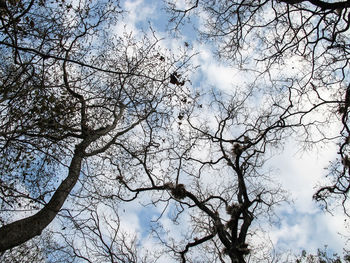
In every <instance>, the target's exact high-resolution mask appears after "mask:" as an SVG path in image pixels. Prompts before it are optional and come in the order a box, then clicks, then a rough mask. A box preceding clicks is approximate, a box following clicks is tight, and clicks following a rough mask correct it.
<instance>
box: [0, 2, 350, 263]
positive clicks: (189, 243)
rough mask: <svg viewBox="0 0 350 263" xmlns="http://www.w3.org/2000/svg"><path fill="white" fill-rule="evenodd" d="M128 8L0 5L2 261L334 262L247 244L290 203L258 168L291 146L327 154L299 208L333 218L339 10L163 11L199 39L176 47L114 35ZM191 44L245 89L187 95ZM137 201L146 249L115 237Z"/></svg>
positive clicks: (341, 161) (192, 84) (343, 187)
mask: <svg viewBox="0 0 350 263" xmlns="http://www.w3.org/2000/svg"><path fill="white" fill-rule="evenodd" d="M126 2H127V1H126ZM125 6H126V3H125V1H116V0H103V1H88V0H87V1H85V0H83V1H68V0H65V1H60V0H54V1H48V0H38V1H36V0H28V1H25V0H24V1H21V0H13V1H12V0H11V1H0V21H1V24H0V49H1V52H0V57H1V61H2V63H1V65H0V108H1V114H0V152H1V159H0V171H1V175H0V237H1V238H0V251H1V252H0V253H1V254H0V259H1V260H3V261H4V262H16V261H18V262H34V261H35V262H265V261H266V262H279V260H280V261H281V260H285V261H288V260H290V261H292V262H295V261H297V262H302V260H306V261H305V262H314V260H319V261H320V262H338V260H340V257H338V256H337V255H336V256H334V257H329V256H328V254H327V253H326V252H322V251H321V250H319V251H318V254H317V255H315V256H314V255H312V254H310V255H307V254H306V252H305V253H304V252H303V254H302V256H293V257H289V256H288V255H287V253H286V254H284V256H281V257H280V258H276V257H274V255H273V249H271V246H273V245H274V244H272V245H271V246H270V245H269V244H266V242H269V239H268V238H265V239H264V240H263V242H262V243H259V242H258V241H257V238H258V237H259V238H260V237H261V236H262V235H265V234H266V235H267V236H268V233H266V229H264V226H266V224H275V223H276V222H277V221H278V216H277V214H276V212H275V208H276V207H278V206H279V205H280V204H285V203H287V202H288V201H290V200H289V197H288V193H286V192H285V191H284V189H283V188H282V187H281V186H280V184H279V183H278V182H275V178H276V174H274V173H273V172H272V171H271V170H270V169H269V166H268V161H269V159H270V158H272V157H273V156H275V155H276V154H277V153H280V152H281V151H283V147H284V145H285V143H286V142H287V140H288V138H290V137H298V138H299V140H300V148H301V149H303V150H306V149H308V148H310V147H317V146H318V145H321V144H326V143H328V144H332V145H336V147H337V157H336V158H335V159H334V160H330V161H332V162H331V163H330V164H329V166H328V167H327V173H328V179H329V180H328V181H326V183H324V184H323V185H320V186H318V188H317V189H316V190H315V193H314V195H313V198H314V200H315V201H317V202H319V204H321V205H322V207H324V208H326V209H325V210H324V213H326V212H327V210H329V211H331V209H332V208H334V207H337V206H339V205H340V206H341V207H342V211H343V213H344V214H345V215H348V212H349V210H348V206H349V203H348V196H349V189H350V159H349V158H350V157H349V156H350V154H349V145H350V139H349V138H350V128H349V127H348V115H349V106H350V93H349V92H350V91H349V87H350V82H349V77H348V74H349V72H348V71H349V65H348V61H349V51H350V46H349V44H348V43H349V40H350V39H349V34H348V29H349V19H350V3H349V2H348V1H318V0H312V1H311V0H310V1H306V0H298V1H293V0H291V1H288V0H282V1H277V0H261V1H251V0H232V1H226V0H217V1H209V0H202V1H201V0H185V1H182V2H181V3H180V2H176V1H170V2H164V3H163V8H165V9H166V11H167V12H168V15H169V17H167V18H162V19H163V20H164V21H165V20H167V21H166V23H167V24H168V28H169V29H172V31H171V32H173V33H175V34H176V35H177V37H178V39H181V37H184V35H185V34H186V32H185V31H186V30H187V29H186V27H188V25H189V24H188V23H190V25H192V26H194V27H195V29H194V31H191V32H192V33H193V34H195V33H196V34H198V38H197V39H196V38H195V37H193V36H192V38H191V39H186V38H185V37H184V38H185V40H186V41H182V40H181V41H180V42H182V43H183V44H182V45H181V46H176V47H175V48H174V47H172V48H170V47H169V46H167V44H165V43H164V42H166V41H167V39H163V38H162V37H161V36H160V35H161V34H160V33H158V32H157V26H153V25H152V24H151V26H149V28H148V29H147V30H144V31H141V30H135V31H137V32H132V31H131V30H129V29H128V27H127V26H126V27H125V28H124V29H122V30H121V29H120V28H121V27H120V26H119V25H120V24H121V23H122V21H123V18H124V17H125V16H128V15H130V14H128V13H127V12H126V11H127V10H125ZM159 15H161V14H160V13H159ZM162 16H164V17H165V14H162ZM140 17H142V15H141V14H140ZM140 19H142V18H140ZM164 21H162V22H164ZM142 22H143V23H146V22H147V21H142ZM166 37H169V38H170V37H171V36H170V35H167V36H166ZM178 39H177V40H178ZM175 40H176V39H175ZM175 40H174V41H175ZM177 40H176V41H177ZM196 41H200V42H201V43H208V44H209V45H210V46H211V48H212V49H213V50H214V53H215V54H216V59H217V60H218V61H220V62H221V63H224V64H225V65H230V66H232V67H236V68H238V69H239V70H240V71H239V72H240V74H242V76H243V74H246V76H248V77H247V80H246V81H245V82H244V84H239V85H232V87H231V86H230V87H228V88H226V90H229V92H223V91H222V90H220V87H209V85H208V87H198V86H197V85H198V79H196V76H197V75H196V74H197V72H198V68H197V65H198V64H197V63H196V59H197V57H198V53H197V50H196V49H195V48H194V45H195V43H196ZM176 43H178V42H176ZM198 52H200V51H198ZM222 74H223V75H224V73H222ZM213 77H214V76H213ZM242 78H243V77H242ZM310 198H311V197H310ZM135 202H137V203H138V204H139V206H138V208H137V209H140V211H141V212H140V213H141V214H142V215H141V216H140V218H142V224H141V225H142V228H144V229H143V230H142V229H141V230H140V229H138V230H137V231H138V232H139V233H140V235H146V234H147V235H150V236H151V237H152V238H151V239H149V241H148V242H151V244H147V242H146V241H145V239H143V241H140V240H141V239H142V238H141V237H140V235H133V234H131V233H128V232H127V231H126V230H125V228H123V224H128V223H129V224H130V227H131V228H132V227H135V224H134V225H133V221H132V220H133V218H132V217H130V218H128V216H127V214H128V210H132V209H136V208H135ZM140 205H141V207H140ZM125 214H126V216H125ZM128 221H130V222H128ZM146 229H148V230H149V231H150V232H149V233H146V231H147V230H146ZM344 252H345V253H349V251H347V250H346V248H345V249H344ZM327 260H328V261H327ZM344 260H347V259H346V258H345V259H344ZM315 262H316V261H315ZM317 262H318V261H317Z"/></svg>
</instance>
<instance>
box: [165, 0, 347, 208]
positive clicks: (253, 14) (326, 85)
mask: <svg viewBox="0 0 350 263" xmlns="http://www.w3.org/2000/svg"><path fill="white" fill-rule="evenodd" d="M349 7H350V6H349V2H347V1H331V2H330V1H321V0H316V1H303V0H300V1H299V0H298V1H292V0H282V1H276V0H266V1H250V0H249V1H246V0H237V1H206V0H188V1H185V7H183V6H182V7H178V6H177V5H176V4H175V3H173V2H168V10H169V11H170V12H171V14H172V18H171V21H172V23H173V27H174V28H175V29H178V30H180V31H181V25H183V24H184V23H185V22H186V21H187V19H188V20H190V19H194V20H195V18H193V17H195V16H192V14H195V13H198V14H200V15H201V17H205V19H204V20H203V21H197V20H196V21H194V22H195V23H194V24H199V26H198V28H199V31H200V32H199V33H200V35H201V39H203V40H205V41H211V43H213V44H214V45H215V46H216V51H217V56H218V58H221V59H223V60H225V61H226V62H229V63H231V64H234V65H238V66H239V67H240V68H241V69H244V70H248V71H250V72H252V75H253V77H254V76H255V82H254V84H255V85H259V84H261V85H262V86H265V87H266V89H267V91H266V92H269V91H268V89H270V90H271V89H272V91H270V92H278V90H283V89H285V88H288V89H290V93H291V105H292V106H293V108H290V109H289V110H288V112H289V113H290V114H292V115H294V116H295V119H294V123H300V124H302V125H301V126H302V127H300V128H302V129H299V136H300V135H303V139H302V141H304V143H306V145H307V147H309V146H310V145H315V143H317V142H327V141H331V142H332V143H337V144H338V145H339V157H338V158H337V159H336V160H334V162H333V164H332V165H330V167H329V178H331V180H332V183H330V184H329V185H325V186H322V187H320V188H319V189H318V190H317V191H316V193H315V195H314V198H315V199H316V200H317V201H323V202H324V205H325V206H326V207H327V204H329V203H332V202H327V200H328V201H330V198H332V197H335V198H337V199H338V200H340V201H341V204H342V205H343V206H344V210H345V211H346V205H345V202H346V200H347V198H348V192H349V189H350V185H349V165H348V162H347V160H348V156H349V152H348V151H349V150H348V148H349V146H348V145H349V144H348V143H349V140H348V138H349V128H348V112H349V111H348V90H349V77H348V76H349V70H348V62H349V45H348V44H347V43H348V42H349V36H348V29H349V10H350V9H349ZM201 23H202V24H201ZM317 114H322V115H323V116H319V115H317ZM311 115H312V117H308V116H311ZM315 116H316V118H317V119H315ZM334 123H336V125H339V124H340V125H341V128H340V129H339V130H338V132H337V133H334V132H331V131H330V130H329V129H328V130H327V127H329V126H330V125H333V124H334ZM325 127H326V128H325Z"/></svg>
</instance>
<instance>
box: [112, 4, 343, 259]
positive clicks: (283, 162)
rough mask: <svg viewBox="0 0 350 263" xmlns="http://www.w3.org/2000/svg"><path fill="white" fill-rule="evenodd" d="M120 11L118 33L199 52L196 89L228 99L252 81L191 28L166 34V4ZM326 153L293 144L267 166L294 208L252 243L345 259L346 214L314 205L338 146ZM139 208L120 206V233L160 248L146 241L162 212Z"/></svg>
mask: <svg viewBox="0 0 350 263" xmlns="http://www.w3.org/2000/svg"><path fill="white" fill-rule="evenodd" d="M122 6H123V7H124V8H125V9H126V10H128V13H126V14H125V15H124V19H123V20H122V21H121V23H119V24H118V25H116V27H115V30H116V31H118V32H119V33H121V32H123V31H124V30H125V31H132V32H133V33H134V35H136V36H138V35H139V36H141V35H142V34H143V32H142V31H145V32H148V33H149V32H150V30H149V28H150V25H151V27H152V28H153V29H154V30H155V31H156V35H157V36H159V37H160V38H164V40H163V41H162V42H161V45H163V47H165V48H169V49H170V50H172V52H176V51H177V50H178V49H181V48H183V46H184V41H186V42H188V43H189V44H190V48H191V50H192V52H193V53H197V52H198V55H197V56H195V57H194V58H193V63H194V64H195V65H200V67H199V68H198V70H196V71H195V72H194V74H193V75H192V76H191V81H192V85H191V88H192V89H194V90H206V89H207V90H209V89H211V88H215V89H218V90H221V91H224V92H226V93H230V92H232V90H233V89H234V88H239V87H240V86H242V85H245V84H247V83H249V81H250V80H251V75H249V73H247V72H242V71H240V70H239V68H237V67H234V66H228V65H226V64H224V63H222V62H220V61H217V60H216V59H215V56H214V55H213V53H212V50H213V47H212V46H210V44H203V43H200V42H198V41H197V39H196V35H195V34H194V31H193V30H192V28H191V26H189V25H187V26H186V30H185V31H184V32H185V35H181V34H180V35H177V37H176V38H175V37H174V36H173V35H172V34H169V32H168V31H166V30H167V19H168V17H167V14H166V13H165V11H164V10H163V9H162V8H161V7H162V1H150V0H131V1H122ZM180 33H183V32H180ZM294 66H295V61H294V62H293V61H291V62H290V64H289V66H288V67H290V71H288V73H295V71H298V69H296V68H295V67H294ZM292 69H293V70H292ZM286 74H287V73H286ZM324 147H325V148H322V149H319V148H318V149H317V148H315V149H312V150H310V151H308V152H301V151H300V148H301V146H300V144H298V142H297V138H290V140H289V141H288V142H287V143H286V145H285V148H284V150H283V151H281V152H279V153H278V154H277V155H276V156H274V157H273V158H271V159H270V160H269V162H268V165H269V167H271V168H272V169H274V171H275V172H274V175H273V176H274V177H273V178H274V179H273V180H274V182H275V183H277V184H280V185H281V186H282V187H283V188H284V189H285V190H286V191H287V193H288V197H290V202H288V203H287V202H286V203H283V204H281V205H280V206H279V207H277V208H276V214H277V215H278V217H279V221H278V222H276V223H275V224H270V223H269V222H266V221H265V220H261V222H258V224H259V223H260V224H261V225H262V226H263V228H264V229H265V230H266V231H267V233H261V235H260V236H259V238H257V239H256V240H254V238H253V240H254V241H253V242H256V243H257V244H259V242H261V243H262V244H264V242H265V243H266V240H269V241H271V246H267V247H268V248H269V249H270V248H271V249H272V248H274V249H275V250H276V251H279V250H281V251H287V250H291V251H292V252H294V253H299V252H300V251H301V250H302V249H305V250H307V251H309V252H312V253H314V252H316V250H317V248H322V247H323V246H324V245H328V247H329V249H330V250H332V251H335V252H338V253H340V254H341V253H342V248H343V247H344V246H345V239H344V238H343V237H342V236H341V235H339V233H342V234H344V235H347V234H348V232H347V231H348V230H347V229H346V228H345V224H344V219H345V218H344V216H343V214H342V210H341V209H336V210H334V212H333V215H331V214H329V213H324V212H322V211H321V210H320V208H319V206H318V205H317V204H315V202H314V201H313V200H312V195H313V193H314V190H315V187H316V185H317V184H318V183H320V182H322V181H324V180H325V179H324V175H325V171H324V167H326V166H327V164H328V162H329V161H330V160H332V159H333V158H334V157H335V156H336V148H335V147H334V146H332V145H329V146H324ZM143 198H144V199H143V200H142V201H141V202H142V203H147V202H148V201H149V200H147V197H143ZM138 202H139V201H137V202H133V203H132V204H131V203H127V204H125V205H122V206H121V208H120V211H124V210H125V212H122V213H121V215H120V217H121V224H122V227H123V229H124V230H125V231H129V232H131V233H135V234H137V235H139V237H140V240H141V243H140V244H141V245H142V242H144V243H143V244H144V247H146V248H147V247H155V246H157V245H156V243H152V242H155V241H154V239H152V238H151V237H149V236H148V234H149V233H150V232H149V226H150V223H149V221H150V219H154V218H157V215H159V214H160V213H161V212H162V208H163V207H153V206H147V207H143V206H141V205H139V204H138ZM168 214H169V213H165V216H164V217H162V218H161V220H160V221H159V223H161V224H163V225H164V227H165V228H166V229H169V231H171V230H172V227H173V231H175V232H174V233H173V236H174V237H176V236H177V233H179V232H178V231H180V230H181V228H182V230H184V231H185V229H186V225H187V223H188V222H187V221H186V218H184V222H183V224H182V225H180V226H176V227H175V226H173V225H172V224H171V220H170V218H169V216H168ZM179 229H180V230H179Z"/></svg>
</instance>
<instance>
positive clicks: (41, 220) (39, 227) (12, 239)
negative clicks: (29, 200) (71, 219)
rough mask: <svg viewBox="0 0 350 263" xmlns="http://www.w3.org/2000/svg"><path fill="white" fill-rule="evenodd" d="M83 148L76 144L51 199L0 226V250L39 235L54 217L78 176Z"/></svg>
mask: <svg viewBox="0 0 350 263" xmlns="http://www.w3.org/2000/svg"><path fill="white" fill-rule="evenodd" d="M85 148H86V147H84V146H83V143H81V144H79V145H77V146H76V148H75V151H74V156H73V158H72V161H71V163H70V166H69V171H68V176H67V177H66V179H64V180H63V182H62V183H61V184H60V186H59V187H58V188H57V190H56V192H55V193H54V195H53V196H52V198H51V200H50V201H49V202H48V203H47V204H46V205H45V206H44V207H43V208H42V209H41V210H40V211H39V212H37V213H36V214H35V215H32V216H30V217H27V218H23V219H20V220H17V221H15V222H13V223H10V224H8V225H5V226H3V227H1V228H0V252H4V251H5V250H8V249H10V248H13V247H15V246H18V245H20V244H22V243H24V242H26V241H28V240H29V239H31V238H33V237H35V236H37V235H40V234H41V232H42V231H43V230H44V229H45V228H46V227H47V226H48V225H49V224H50V223H51V221H52V220H53V219H54V218H55V217H56V215H57V213H58V212H59V211H60V209H61V207H62V205H63V204H64V202H65V200H66V199H67V196H68V195H69V193H70V191H71V190H72V188H73V187H74V185H75V184H76V182H77V180H78V178H79V175H80V170H81V165H82V160H83V158H84V150H85Z"/></svg>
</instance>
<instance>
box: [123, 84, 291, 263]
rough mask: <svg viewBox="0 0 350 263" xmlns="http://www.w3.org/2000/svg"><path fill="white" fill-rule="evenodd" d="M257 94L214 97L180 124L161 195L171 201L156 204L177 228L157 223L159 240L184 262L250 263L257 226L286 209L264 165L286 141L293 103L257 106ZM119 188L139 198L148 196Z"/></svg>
mask: <svg viewBox="0 0 350 263" xmlns="http://www.w3.org/2000/svg"><path fill="white" fill-rule="evenodd" d="M253 93H254V88H252V89H251V90H249V92H246V91H245V92H238V91H237V92H236V94H235V96H233V97H230V96H229V95H228V94H220V93H217V92H215V91H214V92H213V93H212V94H208V98H210V100H209V101H210V104H205V103H204V102H203V103H202V104H199V102H198V100H199V98H197V100H196V101H195V102H194V103H191V106H189V107H188V109H187V111H185V112H184V113H183V114H181V115H179V116H178V118H179V123H178V126H179V138H178V140H175V141H174V146H171V147H169V153H168V156H169V157H168V159H169V161H168V162H169V164H168V165H167V167H170V169H169V170H168V171H167V172H165V173H164V177H163V179H162V181H164V183H163V185H162V186H160V187H159V189H165V190H167V192H168V194H167V195H165V196H164V195H163V196H162V197H161V198H157V200H158V201H157V202H158V203H157V204H159V203H160V202H163V203H165V205H164V211H163V212H162V214H167V212H166V211H168V213H171V214H172V220H173V222H174V223H175V225H179V226H180V227H179V229H177V230H174V227H175V226H173V225H171V228H169V227H168V228H167V227H166V226H164V224H163V226H162V224H161V223H160V224H159V225H158V226H156V227H155V228H154V233H155V234H156V236H157V237H158V238H159V240H160V241H161V243H162V244H163V245H164V246H165V247H166V248H167V249H166V251H167V252H168V253H169V252H171V253H173V254H174V258H175V259H176V260H178V261H180V262H195V261H196V259H198V260H206V261H208V262H209V261H210V262H227V261H226V260H229V262H247V261H246V260H247V259H248V258H249V257H254V254H255V253H254V252H253V253H251V251H254V250H255V249H256V247H255V245H254V244H253V242H251V238H252V237H253V236H254V232H255V231H258V230H259V227H258V225H254V224H252V223H253V220H256V219H257V220H263V218H264V217H265V218H273V215H274V214H273V210H274V207H275V206H276V205H277V204H279V203H281V202H283V201H286V197H285V196H284V195H283V191H282V190H281V189H280V187H279V186H278V185H275V186H273V185H272V182H271V178H270V175H269V173H268V172H267V169H266V167H265V166H264V163H265V160H266V159H267V158H269V156H270V151H271V150H272V149H273V148H275V147H276V146H278V145H279V144H280V142H281V140H282V138H284V137H285V136H287V133H286V132H285V131H286V124H285V122H286V121H287V120H288V118H289V117H290V115H289V113H288V111H287V109H288V108H289V107H290V105H289V103H290V102H289V100H288V96H287V97H286V96H281V97H280V101H279V104H278V105H277V104H276V105H275V106H273V105H272V104H273V103H276V100H275V99H276V98H274V100H272V98H271V97H269V96H266V97H265V98H264V100H263V102H262V103H261V105H259V106H258V105H256V101H255V100H254V98H253V97H252V96H251V95H252V94H253ZM204 101H206V100H205V99H204ZM288 105H289V106H288ZM282 106H285V107H286V108H284V107H282ZM203 112H204V113H205V114H203ZM145 166H146V163H145ZM122 183H123V184H125V186H126V189H129V190H130V192H131V193H133V194H134V195H135V196H136V195H137V194H140V193H142V192H144V191H150V190H151V189H150V187H145V186H137V184H135V182H127V181H122ZM151 191H152V190H151ZM130 198H131V197H130ZM159 221H161V219H159ZM184 222H186V223H184ZM183 224H186V225H185V227H184V229H182V226H183ZM165 225H166V224H165ZM179 232H180V233H181V234H182V235H181V236H180V237H178V234H179ZM199 251H200V252H199ZM198 253H200V256H199V255H198Z"/></svg>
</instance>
